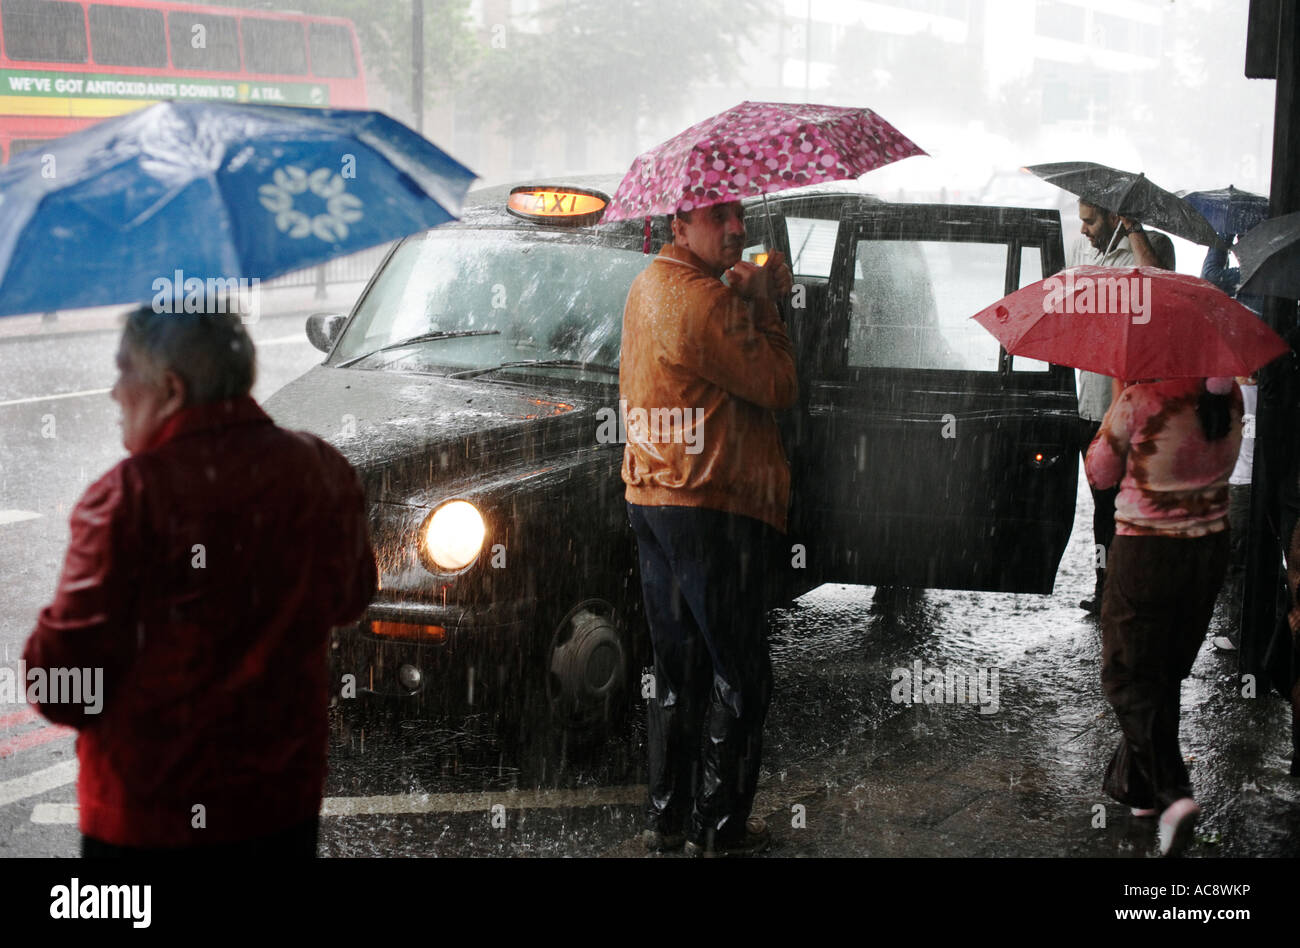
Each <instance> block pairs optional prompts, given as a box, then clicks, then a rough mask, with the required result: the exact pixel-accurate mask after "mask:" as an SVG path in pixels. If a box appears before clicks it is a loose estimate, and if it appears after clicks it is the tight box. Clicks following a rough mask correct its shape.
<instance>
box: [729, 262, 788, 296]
mask: <svg viewBox="0 0 1300 948" xmlns="http://www.w3.org/2000/svg"><path fill="white" fill-rule="evenodd" d="M727 285H728V286H730V287H731V288H732V289H733V290H735V291H736V292H737V293H739V294H740V295H741V296H742V297H744V298H745V299H747V300H777V299H780V298H782V297H784V296H786V295H787V294H788V293H789V292H790V290H791V288H792V287H793V286H794V276H793V274H791V273H790V268H789V267H788V266H787V265H786V262H785V254H783V253H780V252H779V251H777V252H773V253H772V254H771V255H770V256H769V257H768V258H767V262H766V263H765V264H763V265H762V266H761V267H759V266H755V265H754V264H752V263H750V262H749V261H747V260H742V261H740V262H739V263H737V264H736V265H735V266H734V267H732V268H731V269H730V270H728V271H727Z"/></svg>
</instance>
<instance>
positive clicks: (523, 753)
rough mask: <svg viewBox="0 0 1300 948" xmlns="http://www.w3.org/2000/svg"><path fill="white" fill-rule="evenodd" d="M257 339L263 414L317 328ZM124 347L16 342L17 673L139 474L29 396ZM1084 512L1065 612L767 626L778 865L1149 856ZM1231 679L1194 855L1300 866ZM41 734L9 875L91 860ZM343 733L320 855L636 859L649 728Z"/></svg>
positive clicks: (92, 340) (1058, 596) (4, 556)
mask: <svg viewBox="0 0 1300 948" xmlns="http://www.w3.org/2000/svg"><path fill="white" fill-rule="evenodd" d="M255 338H258V339H259V340H260V341H261V350H260V351H261V358H262V362H261V365H260V370H261V371H260V379H261V380H260V382H259V385H258V388H257V390H256V392H255V394H256V395H258V396H259V397H262V398H264V397H265V396H266V395H267V394H269V392H270V391H273V390H274V388H277V387H279V385H281V384H283V383H284V382H285V381H287V380H288V379H289V378H292V377H293V376H295V375H297V374H298V373H300V372H302V371H304V370H305V369H306V368H307V367H308V366H310V365H312V364H314V363H315V362H317V361H319V355H318V354H317V353H316V352H315V350H313V349H311V348H310V346H309V345H308V344H307V343H306V342H305V340H304V339H303V338H302V337H301V317H300V316H294V317H292V318H290V317H273V316H268V317H264V319H263V322H262V324H261V325H260V326H259V327H258V328H257V330H256V332H255ZM115 339H116V337H115V335H114V334H112V333H100V334H86V335H81V336H76V337H72V338H68V339H64V340H59V341H58V344H57V345H56V344H55V342H56V341H55V340H34V341H28V342H7V343H6V342H0V437H3V439H4V440H3V443H2V444H0V510H4V511H14V512H19V513H29V514H35V515H36V516H33V517H28V518H26V519H18V518H17V517H16V516H15V515H13V514H11V515H9V516H8V518H7V519H6V520H5V521H4V522H0V570H3V574H4V575H5V576H6V578H7V580H8V582H7V583H6V587H7V588H6V595H5V596H4V597H3V598H2V599H0V659H6V656H5V654H4V651H5V649H8V652H9V654H8V657H7V660H14V659H16V658H17V652H18V651H19V650H20V649H21V643H22V641H23V640H24V639H25V637H26V635H27V633H28V632H29V631H30V628H31V622H32V619H33V617H34V616H35V613H36V611H37V610H38V609H39V608H40V606H41V605H43V604H44V602H45V601H46V600H47V599H48V597H49V595H50V592H51V590H52V588H53V585H54V582H55V579H56V577H57V571H58V567H59V563H60V562H61V559H62V553H63V545H64V543H65V542H66V538H67V526H66V513H67V509H68V507H69V506H70V504H71V503H73V502H74V501H75V499H76V497H77V496H78V495H79V494H80V492H81V490H82V489H84V487H85V485H86V484H87V483H89V481H90V479H91V478H93V477H94V476H96V475H97V474H98V473H99V472H101V471H103V470H104V469H105V468H107V467H108V466H109V465H110V464H112V463H113V462H114V461H115V460H116V459H117V458H118V457H120V456H121V449H120V447H118V446H117V430H116V427H115V425H114V424H113V419H114V418H115V417H116V414H115V410H114V408H113V406H112V404H111V403H110V402H109V401H108V399H107V397H106V396H104V395H102V394H101V395H84V396H77V397H73V398H66V399H54V400H51V399H48V398H46V399H43V400H41V401H27V399H32V398H34V397H35V396H48V395H53V394H59V393H64V392H74V391H84V390H94V389H97V388H106V387H108V386H109V385H110V384H111V383H112V378H113V369H112V349H113V345H114V344H115ZM47 416H52V417H53V419H54V432H55V433H54V436H53V437H48V436H43V435H42V426H47V427H48V422H49V418H48V417H47ZM1090 516H1091V508H1090V500H1089V499H1088V497H1087V494H1086V491H1085V490H1083V489H1081V491H1080V495H1079V504H1078V507H1077V510H1076V523H1075V529H1074V534H1073V536H1072V540H1071V545H1070V547H1069V549H1068V550H1067V552H1066V556H1065V560H1064V561H1063V563H1062V567H1061V571H1060V575H1059V577H1058V581H1057V588H1056V592H1055V594H1053V595H1051V596H1028V595H1025V596H1016V595H1003V594H991V593H966V592H948V591H928V592H920V593H916V594H914V595H912V596H910V597H903V598H901V599H898V600H896V601H895V602H894V603H893V604H892V605H890V606H885V605H883V604H879V603H873V595H872V593H873V590H872V589H871V588H870V587H849V586H824V587H822V588H820V589H818V590H814V591H813V592H812V593H810V594H808V595H807V596H804V597H803V598H801V599H800V600H798V601H796V602H795V603H793V604H791V605H790V606H789V607H787V608H784V609H781V610H777V611H776V612H774V613H773V614H772V616H771V619H772V645H773V658H774V665H775V672H776V682H777V691H776V696H775V699H774V702H773V705H772V709H771V713H770V717H769V725H768V729H767V732H766V751H765V766H764V774H763V780H762V789H761V791H760V796H759V799H758V801H757V805H756V811H757V812H759V813H761V814H764V815H766V816H767V817H768V818H769V822H770V823H771V824H772V826H773V830H774V835H775V837H776V842H775V845H774V848H773V851H772V855H773V856H779V855H951V856H968V855H1092V856H1130V857H1143V856H1147V855H1149V854H1150V853H1151V850H1152V845H1151V844H1152V838H1153V832H1152V828H1151V825H1150V823H1149V821H1148V822H1147V823H1145V824H1143V823H1140V822H1138V821H1133V820H1131V819H1130V818H1129V817H1128V816H1127V814H1126V813H1124V812H1123V809H1122V808H1119V807H1117V806H1115V805H1114V804H1113V803H1111V802H1109V801H1107V800H1106V798H1104V796H1103V795H1102V794H1101V793H1100V789H1099V787H1100V779H1101V773H1102V771H1103V768H1104V766H1105V763H1106V760H1107V758H1108V757H1109V754H1110V751H1111V749H1112V747H1113V744H1114V741H1115V739H1116V736H1117V729H1116V727H1115V724H1114V721H1113V718H1112V717H1111V716H1110V715H1109V714H1107V713H1106V706H1105V703H1104V701H1103V699H1102V697H1101V694H1100V688H1099V684H1098V675H1099V655H1100V633H1099V628H1098V626H1097V623H1096V622H1095V621H1093V620H1090V619H1088V618H1087V617H1086V616H1084V614H1083V613H1082V612H1081V611H1080V610H1079V609H1078V608H1077V601H1078V599H1079V598H1080V596H1081V594H1083V593H1084V592H1085V591H1088V590H1090V588H1091V583H1092V571H1091V560H1090V557H1091V539H1090V531H1089V527H1090ZM1221 621H1222V616H1221V615H1219V616H1216V624H1217V623H1221ZM918 663H919V668H920V669H922V670H929V669H940V670H949V671H953V670H955V671H957V672H962V673H967V674H970V675H972V676H974V678H975V680H977V681H978V680H980V679H979V675H980V673H981V672H982V673H983V674H984V678H983V682H984V684H985V691H984V692H983V694H982V698H983V702H982V703H983V708H982V709H981V707H980V706H978V705H971V704H947V703H941V704H932V703H921V704H916V705H911V704H908V703H905V702H898V701H895V700H894V699H895V698H897V697H900V692H899V689H898V679H899V677H900V670H907V671H908V672H909V673H910V672H912V671H913V670H915V669H916V668H918ZM994 670H996V673H997V677H996V689H994V687H993V685H994V681H995V679H994V678H993V671H994ZM1235 671H1236V668H1235V659H1234V658H1233V657H1231V656H1225V655H1221V654H1217V653H1215V652H1214V651H1213V650H1212V649H1210V648H1209V646H1208V644H1207V646H1206V648H1205V650H1204V651H1203V652H1202V654H1201V656H1200V657H1199V659H1198V661H1197V664H1196V667H1195V670H1194V672H1193V676H1192V678H1191V679H1189V680H1188V682H1187V683H1186V684H1185V686H1184V691H1183V708H1184V724H1183V730H1182V739H1183V749H1184V752H1185V753H1186V755H1187V756H1188V758H1189V760H1190V762H1191V763H1190V766H1191V769H1192V776H1193V782H1194V786H1195V787H1196V791H1197V795H1198V799H1199V800H1200V802H1201V804H1202V806H1203V807H1204V809H1205V816H1204V818H1203V820H1202V824H1201V826H1200V827H1199V829H1198V839H1197V842H1196V844H1195V845H1194V846H1193V848H1192V850H1191V853H1190V854H1191V855H1193V856H1201V857H1211V858H1212V857H1216V856H1231V855H1261V856H1267V855H1289V854H1294V853H1295V852H1296V840H1297V839H1298V838H1300V781H1296V780H1295V779H1293V778H1290V777H1288V776H1287V775H1286V771H1287V765H1288V760H1289V758H1288V756H1287V755H1288V752H1289V738H1288V721H1287V714H1286V710H1285V708H1284V706H1283V705H1282V703H1281V701H1280V700H1278V699H1276V698H1268V699H1266V700H1261V701H1251V700H1247V699H1245V698H1243V697H1242V696H1241V694H1240V691H1241V687H1240V682H1239V681H1238V680H1237V678H1236V676H1235ZM979 696H980V695H979V694H978V693H977V698H978V697H979ZM981 710H983V711H985V712H986V713H981ZM25 714H26V712H25V711H23V710H21V709H15V708H13V707H12V706H6V707H2V708H0V855H59V856H71V855H74V854H75V853H76V852H77V847H78V836H77V832H76V826H75V819H76V815H75V808H74V803H75V787H74V783H73V780H74V779H75V760H74V756H73V753H72V740H71V736H70V734H68V733H67V732H66V731H63V730H62V729H58V728H49V727H45V726H44V724H43V722H42V721H40V720H38V719H35V718H34V717H32V716H30V715H28V716H26V717H24V715H25ZM331 720H332V730H331V768H330V774H329V778H328V785H327V790H326V793H327V801H326V805H325V809H324V819H323V821H322V834H321V844H320V851H321V853H322V855H328V856H358V855H368V856H369V855H375V856H398V855H401V856H424V855H494V856H528V855H565V856H596V855H603V854H612V855H639V854H640V851H639V849H638V848H637V844H636V840H635V837H636V834H637V832H638V830H639V828H640V819H639V812H640V805H641V800H642V795H643V793H644V788H643V784H644V780H645V774H644V747H643V729H642V725H641V721H640V718H639V716H635V715H634V716H633V718H632V719H631V720H630V721H628V722H626V724H625V725H624V726H622V727H621V728H619V729H618V730H617V731H616V732H615V733H612V734H605V735H600V736H598V737H596V738H594V739H586V740H582V739H575V738H572V737H567V738H566V737H565V736H563V735H560V734H554V733H551V734H546V733H540V734H539V733H536V732H534V731H530V732H529V733H526V734H519V733H511V734H506V735H499V734H493V733H491V732H490V731H486V730H485V728H484V727H483V726H482V725H480V724H479V723H478V722H475V721H473V720H471V721H469V722H465V723H462V722H455V723H454V724H452V723H449V722H429V721H418V720H409V719H404V718H403V717H402V716H401V715H400V714H398V715H394V716H386V715H372V716H365V715H362V714H359V713H357V712H355V711H354V710H352V709H348V710H347V711H346V712H344V711H341V710H336V711H335V712H334V713H333V714H332V719H331ZM1099 807H1100V809H1101V813H1102V817H1103V819H1104V824H1103V825H1098V808H1099Z"/></svg>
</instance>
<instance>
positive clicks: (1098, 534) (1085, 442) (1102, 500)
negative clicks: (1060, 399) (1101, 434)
mask: <svg viewBox="0 0 1300 948" xmlns="http://www.w3.org/2000/svg"><path fill="white" fill-rule="evenodd" d="M1100 430H1101V422H1099V421H1089V420H1088V419H1087V418H1080V419H1079V455H1080V456H1081V457H1087V454H1088V446H1089V445H1090V444H1092V439H1093V438H1095V437H1097V432H1098V431H1100ZM1088 489H1089V490H1090V491H1091V492H1092V541H1093V543H1094V544H1095V546H1094V547H1093V567H1094V568H1095V569H1096V573H1097V585H1096V590H1095V591H1096V595H1098V596H1100V595H1102V589H1103V586H1104V584H1105V581H1106V566H1107V565H1108V563H1107V558H1108V557H1109V555H1110V544H1111V541H1112V540H1114V539H1115V498H1116V497H1118V496H1119V488H1118V487H1110V488H1107V489H1106V490H1097V488H1095V487H1093V486H1092V485H1091V484H1089V485H1088ZM1098 547H1100V548H1101V550H1098V549H1097V548H1098Z"/></svg>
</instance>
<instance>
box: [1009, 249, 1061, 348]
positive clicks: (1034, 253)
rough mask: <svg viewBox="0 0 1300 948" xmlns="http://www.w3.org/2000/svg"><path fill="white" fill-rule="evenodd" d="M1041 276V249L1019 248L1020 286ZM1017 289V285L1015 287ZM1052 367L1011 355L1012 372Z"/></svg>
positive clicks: (1037, 279) (1033, 281) (1035, 281)
mask: <svg viewBox="0 0 1300 948" xmlns="http://www.w3.org/2000/svg"><path fill="white" fill-rule="evenodd" d="M1042 278H1043V251H1042V249H1041V248H1039V247H1021V248H1020V286H1022V287H1024V286H1028V285H1029V284H1031V283H1037V282H1038V281H1039V280H1041V279H1042ZM1017 289H1019V287H1017ZM1051 369H1052V367H1051V366H1050V365H1048V364H1047V363H1046V362H1040V361H1039V360H1038V359H1026V358H1025V357H1024V356H1012V357H1011V371H1012V372H1050V371H1051Z"/></svg>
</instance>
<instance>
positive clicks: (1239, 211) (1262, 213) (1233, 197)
mask: <svg viewBox="0 0 1300 948" xmlns="http://www.w3.org/2000/svg"><path fill="white" fill-rule="evenodd" d="M1178 196H1179V197H1181V198H1182V199H1183V200H1184V201H1186V202H1187V203H1188V204H1190V205H1191V206H1192V207H1194V208H1196V209H1197V210H1198V211H1200V212H1201V216H1202V217H1204V218H1205V219H1206V220H1207V221H1209V222H1210V224H1211V226H1213V227H1214V229H1215V231H1216V232H1218V233H1220V234H1228V235H1232V234H1244V233H1246V231H1248V230H1250V229H1251V228H1252V227H1254V226H1255V225H1256V224H1258V223H1260V221H1264V220H1267V219H1268V198H1266V197H1263V196H1261V195H1259V194H1252V193H1251V192H1250V191H1238V190H1237V189H1236V188H1234V187H1233V186H1232V185H1228V186H1227V187H1226V188H1218V189H1217V190H1214V191H1179V192H1178Z"/></svg>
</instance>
